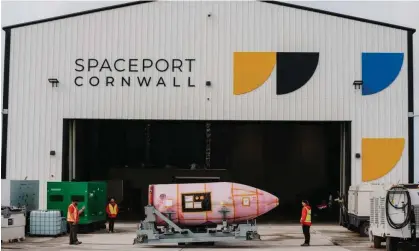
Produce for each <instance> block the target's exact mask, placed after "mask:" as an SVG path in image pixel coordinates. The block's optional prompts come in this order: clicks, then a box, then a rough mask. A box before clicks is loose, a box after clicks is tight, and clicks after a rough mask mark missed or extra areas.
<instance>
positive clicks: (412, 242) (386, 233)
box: [369, 184, 419, 251]
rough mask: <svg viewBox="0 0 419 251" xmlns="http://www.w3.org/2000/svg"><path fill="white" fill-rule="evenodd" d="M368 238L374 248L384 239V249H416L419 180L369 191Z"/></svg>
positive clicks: (418, 218)
mask: <svg viewBox="0 0 419 251" xmlns="http://www.w3.org/2000/svg"><path fill="white" fill-rule="evenodd" d="M370 207H371V210H370V211H371V214H370V233H369V235H370V241H372V242H373V243H374V248H380V247H381V243H382V242H386V250H387V251H396V250H398V248H400V246H402V245H403V246H405V247H404V250H419V247H418V246H417V245H416V238H419V231H416V229H417V227H416V224H418V223H419V184H403V185H397V186H387V187H383V188H382V189H380V190H376V191H374V192H372V193H371V197H370Z"/></svg>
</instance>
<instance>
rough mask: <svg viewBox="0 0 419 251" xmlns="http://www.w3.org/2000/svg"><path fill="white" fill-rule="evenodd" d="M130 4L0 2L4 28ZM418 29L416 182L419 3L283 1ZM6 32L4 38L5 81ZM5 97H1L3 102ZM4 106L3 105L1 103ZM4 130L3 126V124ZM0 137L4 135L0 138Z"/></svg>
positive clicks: (418, 175)
mask: <svg viewBox="0 0 419 251" xmlns="http://www.w3.org/2000/svg"><path fill="white" fill-rule="evenodd" d="M124 2H129V1H3V0H2V1H1V26H2V27H4V26H7V25H13V24H17V23H22V22H28V21H33V20H38V19H43V18H49V17H54V16H59V15H64V14H70V13H73V12H78V11H84V10H89V9H94V8H100V7H105V6H109V5H115V4H120V3H124ZM283 2H290V3H293V4H298V5H303V6H308V7H312V8H317V9H323V10H327V11H332V12H338V13H342V14H347V15H352V16H357V17H362V18H367V19H372V20H377V21H382V22H386V23H392V24H397V25H401V26H407V27H410V28H415V29H416V30H417V32H416V33H415V35H414V42H413V43H414V44H413V48H414V62H415V63H414V65H415V66H416V67H415V69H414V71H415V73H414V79H415V97H416V98H415V113H416V114H415V115H416V116H417V117H415V146H416V151H415V152H416V155H415V166H416V170H417V171H415V181H417V182H419V66H418V65H419V1H283ZM4 37H5V34H4V31H2V35H1V38H2V39H1V48H2V50H1V52H2V60H1V66H2V67H1V75H2V77H1V78H2V80H3V55H4ZM1 99H2V95H1V96H0V101H1ZM0 104H1V102H0ZM0 126H1V124H0ZM0 137H1V134H0Z"/></svg>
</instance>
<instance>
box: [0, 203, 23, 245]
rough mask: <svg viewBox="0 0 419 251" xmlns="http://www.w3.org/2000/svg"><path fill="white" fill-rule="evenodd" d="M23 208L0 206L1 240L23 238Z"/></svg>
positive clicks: (8, 240) (7, 240)
mask: <svg viewBox="0 0 419 251" xmlns="http://www.w3.org/2000/svg"><path fill="white" fill-rule="evenodd" d="M25 226H26V217H25V210H24V209H20V208H10V207H4V206H2V207H1V242H16V241H22V240H24V239H25Z"/></svg>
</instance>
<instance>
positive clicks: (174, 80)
mask: <svg viewBox="0 0 419 251" xmlns="http://www.w3.org/2000/svg"><path fill="white" fill-rule="evenodd" d="M173 86H174V87H180V85H176V77H173Z"/></svg>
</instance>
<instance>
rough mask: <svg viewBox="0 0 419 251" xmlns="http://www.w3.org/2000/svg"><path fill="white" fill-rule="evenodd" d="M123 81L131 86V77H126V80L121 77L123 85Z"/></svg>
mask: <svg viewBox="0 0 419 251" xmlns="http://www.w3.org/2000/svg"><path fill="white" fill-rule="evenodd" d="M124 83H125V84H127V85H128V86H131V77H128V81H127V80H126V79H125V78H124V77H122V86H124Z"/></svg>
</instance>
